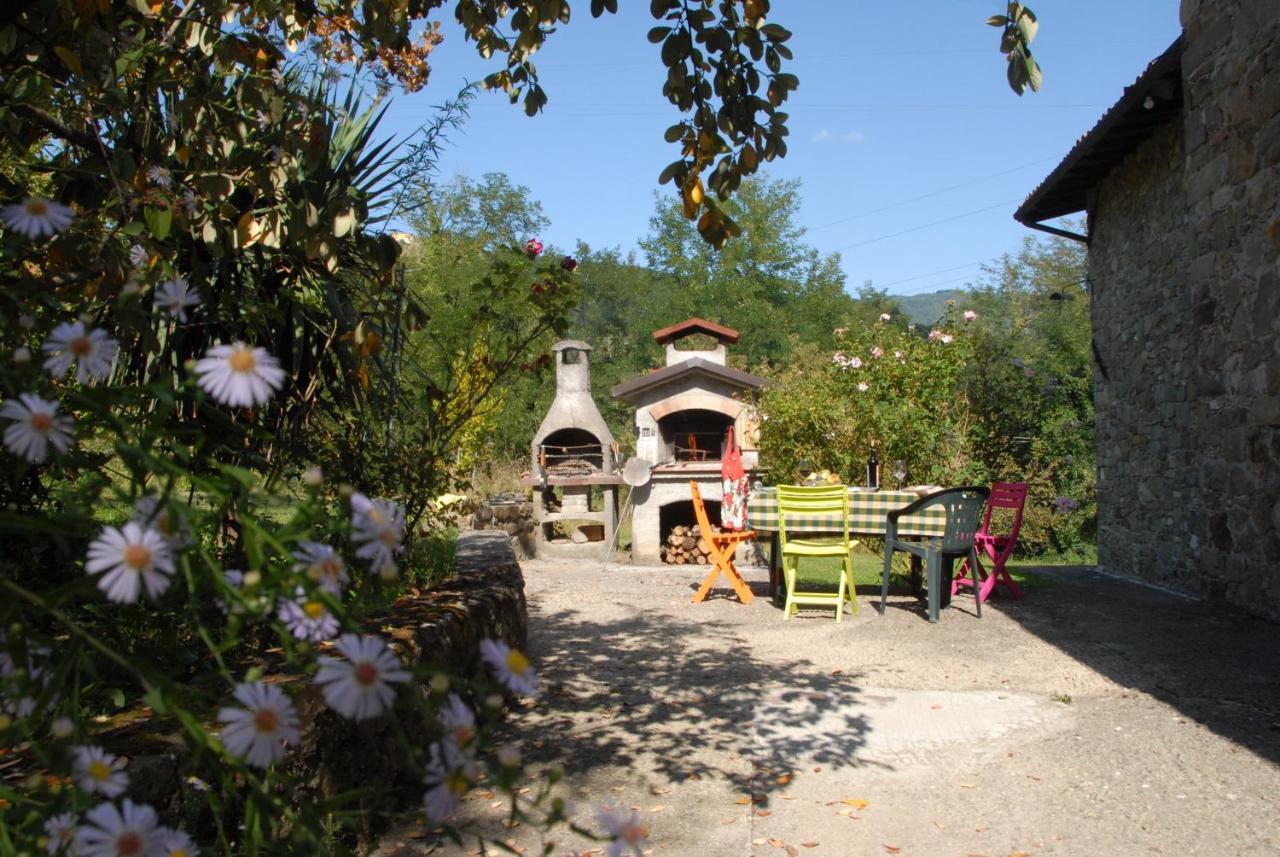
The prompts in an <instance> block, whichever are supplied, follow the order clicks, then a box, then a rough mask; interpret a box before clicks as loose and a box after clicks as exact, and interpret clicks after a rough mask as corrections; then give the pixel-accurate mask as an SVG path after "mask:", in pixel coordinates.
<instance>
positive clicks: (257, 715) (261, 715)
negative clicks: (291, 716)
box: [253, 708, 280, 734]
mask: <svg viewBox="0 0 1280 857" xmlns="http://www.w3.org/2000/svg"><path fill="white" fill-rule="evenodd" d="M279 725H280V715H279V714H276V712H275V711H273V710H272V709H270V708H259V709H258V710H257V711H256V712H254V715H253V728H254V729H257V730H258V731H259V732H266V733H267V734H271V733H273V732H275V731H276V727H277V726H279Z"/></svg>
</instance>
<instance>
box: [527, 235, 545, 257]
mask: <svg viewBox="0 0 1280 857" xmlns="http://www.w3.org/2000/svg"><path fill="white" fill-rule="evenodd" d="M541 252H542V242H541V241H539V240H538V239H537V238H530V239H529V240H528V241H526V242H524V254H525V255H526V256H528V257H529V258H530V259H536V258H538V255H539V254H540V253H541Z"/></svg>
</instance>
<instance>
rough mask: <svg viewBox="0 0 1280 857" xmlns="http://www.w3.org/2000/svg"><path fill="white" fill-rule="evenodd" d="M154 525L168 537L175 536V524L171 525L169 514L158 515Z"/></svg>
mask: <svg viewBox="0 0 1280 857" xmlns="http://www.w3.org/2000/svg"><path fill="white" fill-rule="evenodd" d="M153 523H154V524H155V525H156V529H157V530H159V531H160V532H162V533H164V534H165V535H166V536H172V535H173V524H171V523H169V513H168V512H161V513H160V514H158V515H156V519H155V521H153Z"/></svg>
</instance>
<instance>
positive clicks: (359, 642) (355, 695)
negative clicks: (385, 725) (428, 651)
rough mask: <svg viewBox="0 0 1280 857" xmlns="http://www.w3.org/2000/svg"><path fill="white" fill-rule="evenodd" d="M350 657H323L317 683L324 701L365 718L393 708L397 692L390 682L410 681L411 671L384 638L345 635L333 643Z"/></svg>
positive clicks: (343, 712)
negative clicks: (392, 703)
mask: <svg viewBox="0 0 1280 857" xmlns="http://www.w3.org/2000/svg"><path fill="white" fill-rule="evenodd" d="M334 645H335V647H336V648H337V649H338V651H339V652H342V654H344V655H346V657H347V660H345V661H341V660H338V659H337V658H330V657H322V658H320V671H319V672H317V673H316V684H318V685H320V689H321V692H322V693H323V694H324V701H325V703H326V704H327V705H328V706H329V707H330V708H332V709H333V710H334V711H336V712H338V713H339V714H341V715H342V716H343V717H349V718H351V719H352V720H366V719H368V718H370V717H377V716H378V715H380V714H382V713H383V712H384V711H386V710H387V709H388V708H390V707H391V702H392V700H394V699H395V695H396V694H395V691H394V690H392V689H391V686H390V685H389V684H388V682H397V681H407V680H408V679H409V673H408V672H407V671H406V670H404V669H403V668H402V666H401V664H400V659H399V658H397V657H396V656H395V653H394V652H392V651H391V650H390V649H388V648H387V644H386V642H385V641H384V640H383V639H382V638H381V637H374V636H361V635H357V634H343V635H342V636H341V637H340V638H339V639H338V642H337V643H335V644H334Z"/></svg>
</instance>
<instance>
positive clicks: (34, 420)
mask: <svg viewBox="0 0 1280 857" xmlns="http://www.w3.org/2000/svg"><path fill="white" fill-rule="evenodd" d="M31 427H32V428H33V429H35V430H36V431H38V432H40V433H41V434H48V433H49V429H51V428H53V417H51V416H49V415H48V414H46V413H45V412H44V411H36V412H35V413H33V414H32V415H31Z"/></svg>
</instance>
